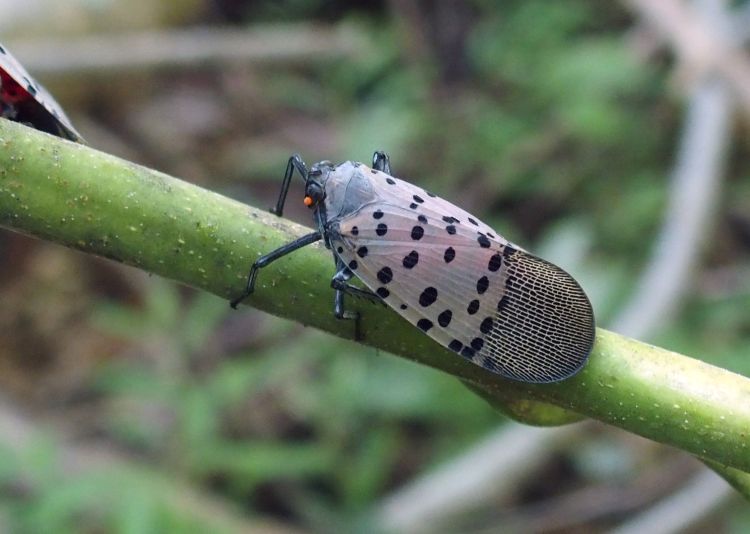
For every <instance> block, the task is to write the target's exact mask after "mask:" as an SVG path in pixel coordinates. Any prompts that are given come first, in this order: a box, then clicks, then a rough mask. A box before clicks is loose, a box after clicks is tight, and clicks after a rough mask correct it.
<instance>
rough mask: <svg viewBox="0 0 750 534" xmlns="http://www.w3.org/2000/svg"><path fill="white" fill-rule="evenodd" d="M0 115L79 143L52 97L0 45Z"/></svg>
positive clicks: (76, 134)
mask: <svg viewBox="0 0 750 534" xmlns="http://www.w3.org/2000/svg"><path fill="white" fill-rule="evenodd" d="M0 117H3V118H6V119H10V120H13V121H16V122H21V123H24V124H27V125H30V126H32V127H33V128H36V129H37V130H40V131H43V132H47V133H49V134H52V135H56V136H58V137H62V138H63V139H68V140H71V141H76V142H79V143H80V142H83V137H81V134H79V133H78V131H76V129H75V128H74V127H73V124H72V123H71V122H70V119H69V118H68V117H67V115H66V114H65V112H64V111H63V109H62V106H60V104H58V103H57V101H56V100H55V99H54V97H53V96H52V95H51V94H50V93H49V92H48V91H47V90H46V89H45V88H44V87H43V86H42V85H41V84H40V83H38V82H37V81H36V80H34V78H32V77H31V75H30V74H29V73H28V72H26V69H25V68H24V67H23V66H22V65H21V63H19V61H18V60H17V59H16V58H15V57H13V55H11V53H10V52H8V50H7V48H6V47H5V46H3V45H2V44H0Z"/></svg>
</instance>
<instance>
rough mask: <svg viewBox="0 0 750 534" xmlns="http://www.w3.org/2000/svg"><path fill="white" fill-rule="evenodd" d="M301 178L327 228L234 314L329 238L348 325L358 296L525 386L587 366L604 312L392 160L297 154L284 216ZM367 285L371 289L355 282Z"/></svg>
mask: <svg viewBox="0 0 750 534" xmlns="http://www.w3.org/2000/svg"><path fill="white" fill-rule="evenodd" d="M295 171H297V172H298V173H299V174H300V175H301V176H302V178H303V179H304V181H305V197H304V203H305V205H307V206H308V207H309V208H310V209H312V210H313V219H314V221H315V226H316V228H317V229H316V230H315V231H314V232H312V233H310V234H307V235H305V236H302V237H300V238H299V239H296V240H295V241H293V242H291V243H289V244H287V245H284V246H282V247H280V248H278V249H276V250H274V251H272V252H270V253H268V254H266V255H265V256H262V257H260V258H259V259H258V260H257V261H256V262H255V263H254V264H253V265H252V267H251V269H250V273H249V275H248V279H247V286H246V288H245V291H244V292H243V293H242V294H241V295H240V296H238V297H237V298H235V299H234V300H233V301H232V302H231V305H232V307H236V306H237V305H238V304H239V303H240V302H241V301H242V300H243V299H245V298H246V297H247V296H249V295H250V294H252V292H253V290H254V287H255V282H256V279H257V276H258V273H259V271H260V270H261V269H262V268H263V267H265V266H267V265H268V264H269V263H271V262H273V261H275V260H277V259H279V258H281V257H283V256H285V255H287V254H289V253H291V252H293V251H295V250H297V249H299V248H302V247H304V246H306V245H309V244H311V243H314V242H316V241H318V240H321V239H322V240H323V241H324V243H325V246H326V247H327V248H328V249H330V250H331V251H332V252H333V258H334V261H335V263H336V274H335V275H334V276H333V279H332V280H331V286H332V287H333V289H334V290H335V297H334V314H335V315H336V317H338V318H346V319H350V318H354V319H357V318H358V316H357V314H356V313H352V312H349V311H346V310H345V309H344V295H346V294H349V295H354V296H359V297H365V298H368V299H371V300H379V301H383V302H384V303H385V304H387V305H388V306H390V307H391V308H393V309H394V310H395V311H396V312H398V313H399V314H400V315H402V316H403V317H404V318H405V319H406V320H408V321H409V322H410V323H412V324H413V325H415V326H416V327H417V328H419V329H420V330H422V331H423V332H425V333H426V334H427V335H428V336H430V337H431V338H433V339H434V340H435V341H437V342H438V343H440V344H441V345H443V346H445V347H447V348H448V349H450V350H452V351H453V352H455V353H456V354H458V355H460V356H461V357H463V358H466V359H467V360H470V361H471V362H473V363H475V364H477V365H479V366H481V367H483V368H484V369H486V370H488V371H491V372H493V373H496V374H499V375H502V376H504V377H506V378H510V379H514V380H519V381H522V382H532V383H544V382H554V381H558V380H562V379H564V378H567V377H569V376H571V375H573V374H574V373H576V372H577V371H578V370H579V369H580V368H581V367H582V366H583V364H584V363H585V362H586V359H587V358H588V355H589V353H590V352H591V348H592V345H593V342H594V335H595V332H594V330H595V329H594V314H593V311H592V308H591V304H590V302H589V299H588V298H587V297H586V294H585V293H584V292H583V290H582V289H581V287H580V286H579V285H578V283H577V282H576V281H575V280H574V279H573V278H572V277H571V276H570V275H569V274H568V273H566V272H565V271H563V270H562V269H560V268H559V267H557V266H555V265H553V264H551V263H549V262H547V261H545V260H543V259H540V258H537V257H536V256H533V255H532V254H529V253H528V252H526V251H525V250H523V249H522V248H521V247H519V246H517V245H515V244H513V243H511V242H509V241H508V240H506V239H505V238H503V237H502V236H500V235H498V234H496V233H495V232H494V230H492V229H491V228H490V227H489V226H487V225H486V224H484V223H483V222H481V221H480V220H479V219H477V218H476V217H474V216H472V215H471V214H469V213H467V212H466V211H464V210H462V209H461V208H459V207H457V206H455V205H453V204H451V203H450V202H448V201H446V200H443V199H441V198H439V197H437V196H435V195H434V194H432V193H429V192H427V191H425V190H424V189H421V188H419V187H417V186H415V185H413V184H411V183H408V182H405V181H403V180H399V179H398V178H395V177H393V176H391V166H390V161H389V159H388V156H387V155H386V154H385V153H384V152H375V154H374V156H373V163H372V168H370V167H368V166H366V165H364V164H362V163H357V162H352V161H347V162H344V163H341V164H340V165H333V164H332V163H331V162H329V161H321V162H319V163H316V164H315V165H313V166H312V167H310V168H309V169H308V168H307V166H306V165H305V163H304V162H303V161H302V159H301V158H300V156H299V155H296V154H295V155H294V156H292V157H291V158H290V159H289V163H288V165H287V169H286V173H285V175H284V180H283V182H282V186H281V192H280V194H279V199H278V202H277V203H276V207H275V208H273V209H272V211H273V212H274V213H276V214H277V215H281V214H282V211H283V208H284V203H285V201H286V197H287V193H288V191H289V186H290V183H291V181H292V177H293V175H294V173H295ZM355 276H356V277H357V278H358V279H359V280H361V281H362V282H363V283H364V285H365V286H367V289H365V288H361V287H358V286H355V285H353V284H350V283H349V280H351V279H352V278H353V277H355Z"/></svg>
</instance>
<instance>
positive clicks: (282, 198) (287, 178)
mask: <svg viewBox="0 0 750 534" xmlns="http://www.w3.org/2000/svg"><path fill="white" fill-rule="evenodd" d="M295 170H296V171H297V172H299V173H300V174H301V175H302V179H303V180H306V179H307V165H305V162H304V161H302V157H301V156H300V155H299V154H293V155H292V157H291V158H289V162H288V163H287V164H286V172H285V173H284V180H282V182H281V191H280V192H279V199H278V200H277V201H276V206H274V207H273V208H271V213H273V214H275V215H278V216H279V217H281V215H282V213H283V212H284V203H285V202H286V195H287V193H289V185H290V184H291V183H292V177H293V176H294V171H295Z"/></svg>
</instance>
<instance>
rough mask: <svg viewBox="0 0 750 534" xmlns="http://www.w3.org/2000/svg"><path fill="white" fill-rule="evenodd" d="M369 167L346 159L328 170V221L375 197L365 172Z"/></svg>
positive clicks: (326, 198) (326, 203) (325, 184)
mask: <svg viewBox="0 0 750 534" xmlns="http://www.w3.org/2000/svg"><path fill="white" fill-rule="evenodd" d="M369 172H370V169H369V167H367V166H365V165H362V164H361V163H355V162H352V161H347V162H344V163H342V164H341V165H338V166H337V167H335V168H334V169H331V170H330V171H328V175H327V176H326V178H325V181H324V183H323V187H324V189H325V194H326V197H325V201H324V202H325V207H326V216H327V219H328V221H329V222H331V221H335V220H337V219H340V218H342V217H345V216H347V215H350V214H352V213H355V212H356V211H358V210H359V209H361V208H362V206H365V205H367V204H369V203H371V202H373V201H375V200H376V199H377V195H376V194H375V191H374V190H373V186H372V183H371V182H370V178H369V176H367V174H368V173H369Z"/></svg>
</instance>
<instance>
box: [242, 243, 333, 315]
mask: <svg viewBox="0 0 750 534" xmlns="http://www.w3.org/2000/svg"><path fill="white" fill-rule="evenodd" d="M322 238H323V236H322V235H321V234H320V232H312V233H311V234H307V235H303V236H302V237H300V238H298V239H295V240H294V241H292V242H291V243H287V244H286V245H283V246H281V247H279V248H277V249H276V250H272V251H271V252H269V253H268V254H266V255H264V256H261V257H260V258H258V259H257V260H255V262H254V263H253V265H252V266H251V267H250V273H249V274H248V275H247V284H246V285H245V291H243V292H242V294H241V295H240V296H238V297H237V298H235V299H232V300H231V301H230V302H229V305H230V306H231V307H232V308H235V309H237V306H238V305H239V303H240V302H242V301H243V300H245V299H246V298H247V297H249V296H250V295H251V294H252V293H253V291H255V279H256V278H257V277H258V271H259V270H261V269H262V268H263V267H266V266H267V265H268V264H269V263H272V262H274V261H276V260H278V259H279V258H282V257H284V256H286V255H287V254H289V253H291V252H294V251H295V250H298V249H300V248H302V247H306V246H307V245H310V244H312V243H315V242H316V241H319V240H321V239H322Z"/></svg>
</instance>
